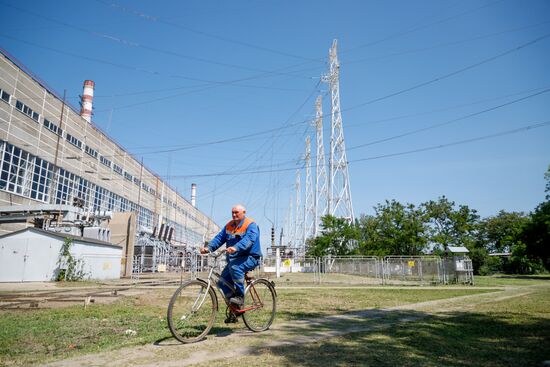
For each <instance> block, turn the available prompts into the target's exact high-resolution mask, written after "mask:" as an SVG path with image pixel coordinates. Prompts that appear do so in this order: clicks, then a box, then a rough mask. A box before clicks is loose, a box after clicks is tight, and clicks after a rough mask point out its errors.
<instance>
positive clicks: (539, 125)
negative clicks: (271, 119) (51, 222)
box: [121, 120, 550, 179]
mask: <svg viewBox="0 0 550 367" xmlns="http://www.w3.org/2000/svg"><path fill="white" fill-rule="evenodd" d="M545 126H550V120H549V121H544V122H541V123H535V124H530V125H527V126H523V127H520V128H517V129H512V130H506V131H501V132H498V133H494V134H489V135H483V136H479V137H474V138H470V139H464V140H458V141H455V142H451V143H445V144H438V145H432V146H428V147H424V148H418V149H412V150H407V151H403V152H396V153H389V154H383V155H377V156H371V157H366V158H359V159H353V160H349V161H348V162H347V163H348V164H349V163H357V162H363V161H369V160H376V159H382V158H390V157H396V156H401V155H408V154H413V153H420V152H425V151H429V150H434V149H442V148H447V147H451V146H456V145H462V144H467V143H472V142H476V141H481V140H487V139H491V138H496V137H500V136H505V135H511V134H516V133H520V132H524V131H528V130H534V129H538V128H542V127H545ZM304 167H305V166H302V167H300V168H301V169H302V168H304ZM294 170H296V167H291V168H279V169H275V170H273V169H261V170H249V171H244V170H242V171H239V172H228V171H224V172H216V173H206V174H196V175H174V176H172V177H170V179H179V178H185V179H188V178H197V177H221V176H240V175H250V174H260V173H273V172H287V171H294ZM155 177H160V178H162V176H155ZM121 179H124V178H121Z"/></svg>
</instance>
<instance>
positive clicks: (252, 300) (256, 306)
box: [243, 279, 277, 332]
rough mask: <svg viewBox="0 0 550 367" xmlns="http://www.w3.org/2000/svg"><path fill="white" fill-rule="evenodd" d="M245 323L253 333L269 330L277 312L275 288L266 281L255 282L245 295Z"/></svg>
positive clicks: (258, 280)
mask: <svg viewBox="0 0 550 367" xmlns="http://www.w3.org/2000/svg"><path fill="white" fill-rule="evenodd" d="M243 310H245V312H244V313H243V321H244V324H245V325H246V327H247V328H249V329H250V330H251V331H255V332H258V331H264V330H267V329H269V327H270V326H271V323H273V319H274V318H275V312H276V311H277V295H276V293H275V288H274V287H273V285H272V284H271V283H270V282H269V281H268V280H266V279H257V280H255V281H253V282H252V283H251V284H250V285H249V286H248V287H247V288H246V291H245V293H244V307H243Z"/></svg>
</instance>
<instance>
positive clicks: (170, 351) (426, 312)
mask: <svg viewBox="0 0 550 367" xmlns="http://www.w3.org/2000/svg"><path fill="white" fill-rule="evenodd" d="M533 291H534V289H533V288H532V287H510V288H505V289H504V290H502V291H497V292H491V293H481V294H475V295H468V296H461V297H454V298H447V299H442V300H434V301H427V302H420V303H414V304H407V305H402V306H396V307H389V308H384V309H370V310H364V311H358V312H350V313H346V314H341V315H335V316H327V317H321V318H316V319H308V320H301V321H296V322H292V323H284V324H275V325H274V326H273V327H272V329H271V330H269V331H267V332H264V333H259V334H255V333H251V332H248V331H246V330H245V329H237V330H233V331H232V332H231V333H229V334H217V335H210V336H209V337H208V339H207V340H205V341H202V342H200V343H196V344H190V345H183V344H180V343H178V342H176V341H175V340H174V339H167V340H164V341H160V342H159V343H156V344H155V345H145V346H139V347H131V348H123V349H120V350H116V351H108V352H101V353H98V354H90V355H84V356H80V357H75V358H71V359H66V360H62V361H57V362H53V363H50V364H47V366H50V367H65V366H142V367H146V366H147V367H148V366H162V367H171V366H174V367H175V366H189V365H194V364H203V363H204V364H206V363H207V362H209V361H214V360H219V359H229V358H232V357H240V356H244V355H248V354H252V353H254V352H256V353H257V351H258V348H271V347H277V346H283V345H297V344H305V343H311V342H314V341H318V340H322V339H326V338H330V337H333V336H338V335H344V334H349V333H353V332H362V331H369V330H383V329H386V328H389V327H391V326H393V325H396V324H399V323H404V322H411V321H415V320H419V319H421V318H424V317H429V316H431V315H435V314H440V313H447V312H451V311H459V310H461V311H467V310H468V309H469V308H472V307H474V306H475V305H479V304H483V303H492V302H498V301H501V300H506V299H510V298H515V297H521V296H524V295H526V294H529V293H532V292H533ZM241 325H242V324H241ZM242 326H243V327H244V325H242ZM235 345H243V346H242V347H240V348H237V349H233V348H234V346H235ZM230 346H231V348H230ZM205 351H208V352H206V353H205Z"/></svg>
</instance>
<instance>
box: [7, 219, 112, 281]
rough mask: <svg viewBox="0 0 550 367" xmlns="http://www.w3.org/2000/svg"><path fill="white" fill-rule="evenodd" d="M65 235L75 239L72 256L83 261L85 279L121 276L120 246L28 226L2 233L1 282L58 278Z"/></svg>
mask: <svg viewBox="0 0 550 367" xmlns="http://www.w3.org/2000/svg"><path fill="white" fill-rule="evenodd" d="M66 238H69V239H71V240H72V241H73V243H72V246H71V249H70V252H71V254H72V255H73V257H74V258H75V259H81V260H82V262H83V264H84V267H83V270H84V272H85V273H86V277H85V279H119V278H120V268H121V257H122V248H121V247H120V246H115V245H113V244H110V243H108V242H103V241H99V240H94V239H90V238H85V237H78V236H73V235H70V234H64V233H57V232H50V231H45V230H42V229H38V228H33V227H29V228H25V229H22V230H20V231H16V232H12V233H8V234H6V235H3V236H0V282H36V281H51V280H55V278H56V276H57V274H58V272H59V265H58V259H59V256H60V251H61V246H62V245H63V243H64V241H65V239H66Z"/></svg>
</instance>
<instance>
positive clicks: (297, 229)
mask: <svg viewBox="0 0 550 367" xmlns="http://www.w3.org/2000/svg"><path fill="white" fill-rule="evenodd" d="M300 178H301V174H300V169H297V170H296V184H295V187H294V188H295V190H296V202H295V206H294V207H295V212H294V222H295V225H294V235H293V238H294V243H293V246H294V247H295V248H296V249H297V252H298V255H301V251H300V250H301V249H302V247H303V244H302V238H303V236H302V231H303V230H304V223H303V221H302V220H303V215H302V210H303V208H302V205H301V198H302V188H301V184H300Z"/></svg>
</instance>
